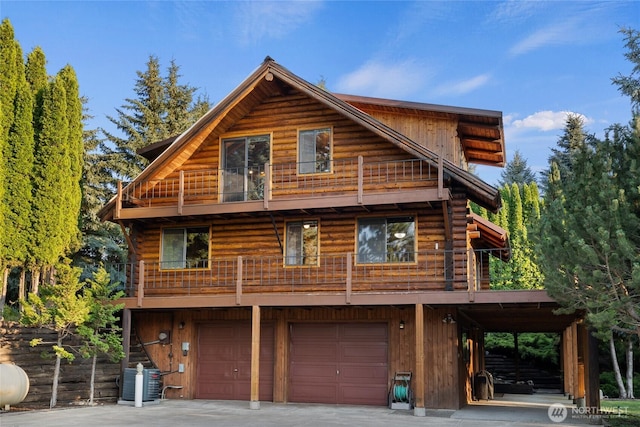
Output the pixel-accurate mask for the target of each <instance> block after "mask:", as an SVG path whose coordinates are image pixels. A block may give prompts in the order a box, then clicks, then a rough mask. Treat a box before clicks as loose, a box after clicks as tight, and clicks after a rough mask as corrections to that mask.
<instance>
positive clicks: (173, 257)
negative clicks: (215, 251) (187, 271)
mask: <svg viewBox="0 0 640 427" xmlns="http://www.w3.org/2000/svg"><path fill="white" fill-rule="evenodd" d="M161 261H162V263H161V268H162V269H163V270H175V269H182V268H208V267H209V227H186V228H165V229H163V230H162V254H161Z"/></svg>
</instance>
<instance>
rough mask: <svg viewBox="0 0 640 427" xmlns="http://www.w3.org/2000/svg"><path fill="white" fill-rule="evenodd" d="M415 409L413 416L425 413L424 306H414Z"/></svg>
mask: <svg viewBox="0 0 640 427" xmlns="http://www.w3.org/2000/svg"><path fill="white" fill-rule="evenodd" d="M414 378H415V379H416V381H415V407H414V408H413V415H415V416H416V417H424V416H426V415H427V411H426V409H425V407H424V390H425V384H424V306H423V305H422V304H416V375H415V377H414Z"/></svg>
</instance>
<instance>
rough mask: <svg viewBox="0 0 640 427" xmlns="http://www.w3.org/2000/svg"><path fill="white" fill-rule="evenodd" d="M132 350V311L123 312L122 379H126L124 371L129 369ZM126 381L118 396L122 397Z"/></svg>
mask: <svg viewBox="0 0 640 427" xmlns="http://www.w3.org/2000/svg"><path fill="white" fill-rule="evenodd" d="M130 348H131V309H129V308H125V309H124V310H122V350H123V351H124V358H123V359H122V361H121V362H120V378H124V369H125V368H128V367H129V350H130ZM123 384H124V381H120V384H119V385H120V392H119V394H118V396H122V386H123Z"/></svg>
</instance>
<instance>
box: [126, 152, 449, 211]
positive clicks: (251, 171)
mask: <svg viewBox="0 0 640 427" xmlns="http://www.w3.org/2000/svg"><path fill="white" fill-rule="evenodd" d="M301 166H304V164H303V163H290V164H269V163H266V164H265V165H263V166H253V167H246V168H219V169H201V170H184V171H180V172H179V173H177V174H173V175H171V176H168V177H166V178H164V179H160V180H146V181H140V182H134V183H131V184H130V185H128V186H126V187H125V188H122V187H121V186H120V187H119V189H118V200H119V202H120V203H121V205H122V207H123V208H127V207H154V206H172V205H177V206H179V207H182V206H187V205H189V204H207V203H228V202H242V201H252V200H253V201H255V200H263V201H264V202H265V204H267V203H268V201H269V200H278V199H280V200H282V199H287V198H296V197H318V196H327V195H344V194H350V193H354V194H357V195H358V197H359V198H361V197H362V195H363V194H365V193H384V192H386V191H388V190H390V189H393V190H411V189H424V188H426V187H428V188H437V189H438V191H439V192H441V191H442V185H443V184H442V180H443V175H442V167H441V166H442V165H438V166H433V165H431V164H429V163H427V162H425V161H423V160H418V159H405V160H397V161H379V162H366V163H365V162H364V159H363V157H362V156H360V157H358V158H353V159H344V160H332V161H330V163H329V164H327V168H326V169H324V170H321V171H319V172H316V173H300V172H299V171H300V170H301V169H300V168H301ZM303 169H304V167H303Z"/></svg>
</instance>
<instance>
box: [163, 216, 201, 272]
mask: <svg viewBox="0 0 640 427" xmlns="http://www.w3.org/2000/svg"><path fill="white" fill-rule="evenodd" d="M195 228H203V229H204V228H206V229H207V234H208V238H207V266H206V267H191V268H187V267H182V268H181V267H176V268H163V265H164V263H165V262H171V261H163V258H164V233H165V230H189V229H195ZM210 260H211V224H202V225H186V226H181V227H172V226H166V227H162V228H161V229H160V251H159V262H158V270H159V271H196V270H198V271H203V270H210V269H211V263H210V262H209V261H210ZM181 261H182V262H184V263H185V265H186V262H187V259H186V254H185V258H184V259H183V260H181ZM176 262H178V261H176Z"/></svg>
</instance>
